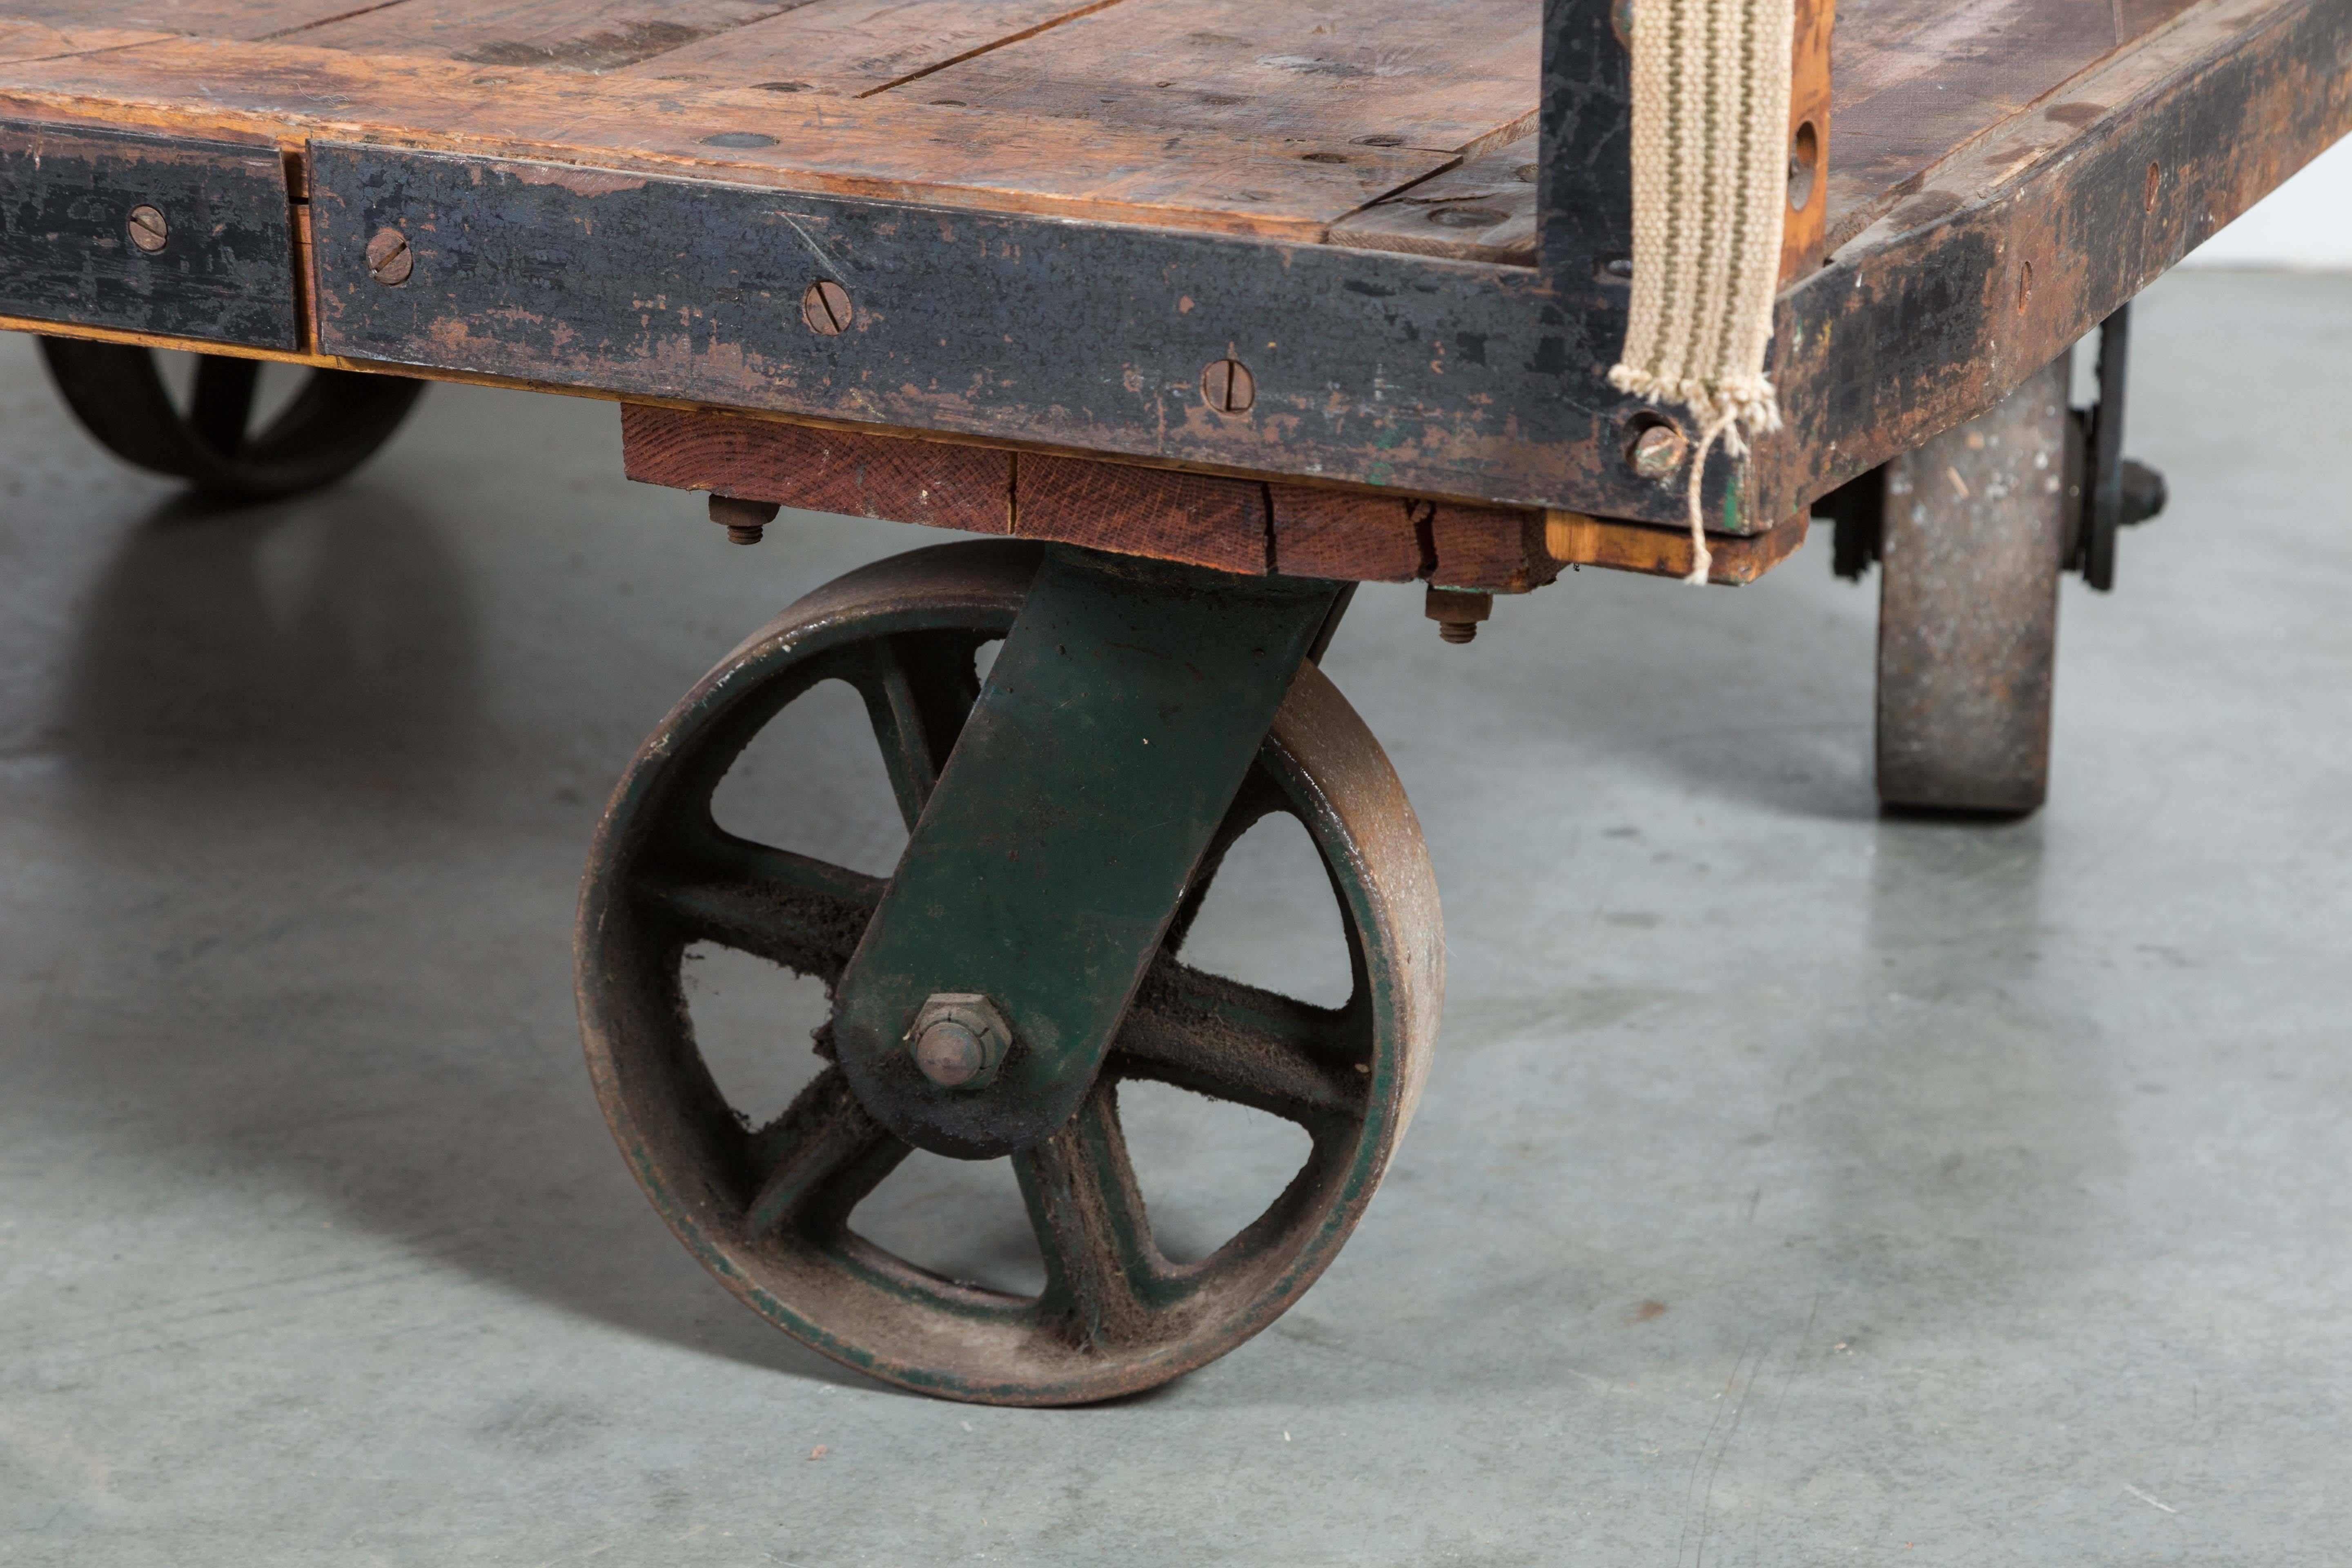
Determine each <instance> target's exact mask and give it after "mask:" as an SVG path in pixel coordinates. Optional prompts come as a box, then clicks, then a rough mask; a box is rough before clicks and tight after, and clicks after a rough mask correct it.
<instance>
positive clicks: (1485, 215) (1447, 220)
mask: <svg viewBox="0 0 2352 1568" xmlns="http://www.w3.org/2000/svg"><path fill="white" fill-rule="evenodd" d="M1509 216H1511V215H1510V214H1508V213H1502V212H1496V210H1495V209H1494V208H1493V207H1432V208H1431V209H1430V211H1429V221H1430V222H1432V223H1433V224H1435V225H1436V226H1438V227H1440V228H1492V227H1494V226H1495V225H1496V224H1498V223H1501V222H1502V221H1503V220H1504V219H1506V218H1507V217H1509Z"/></svg>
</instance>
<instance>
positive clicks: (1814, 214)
mask: <svg viewBox="0 0 2352 1568" xmlns="http://www.w3.org/2000/svg"><path fill="white" fill-rule="evenodd" d="M1836 25H1837V0H1797V30H1796V35H1795V37H1794V39H1793V40H1792V42H1791V44H1790V48H1791V50H1792V51H1793V58H1792V60H1791V62H1790V64H1791V67H1792V70H1791V74H1790V81H1789V213H1788V216H1787V218H1786V219H1785V220H1784V221H1783V223H1782V226H1781V229H1780V281H1781V282H1782V283H1784V284H1785V283H1793V282H1795V281H1796V280H1797V279H1800V278H1802V277H1804V276H1805V275H1806V274H1807V273H1809V272H1811V271H1813V270H1815V269H1816V268H1819V267H1820V266H1821V264H1822V251H1823V250H1824V249H1825V248H1826V244H1827V240H1828V237H1829V210H1830V33H1831V30H1832V28H1834V27H1835V26H1836Z"/></svg>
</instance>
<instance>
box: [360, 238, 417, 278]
mask: <svg viewBox="0 0 2352 1568" xmlns="http://www.w3.org/2000/svg"><path fill="white" fill-rule="evenodd" d="M367 267H368V276H369V277H371V278H373V279H375V280H376V281H377V282H379V283H381V284H383V286H384V287H385V288H387V289H397V288H399V287H400V286H401V285H402V284H403V283H405V282H407V281H408V275H409V274H410V273H411V272H414V271H415V270H416V257H415V253H414V252H412V251H411V250H410V249H409V248H408V237H407V236H406V235H404V234H403V233H401V232H400V230H398V229H396V228H380V229H378V230H376V231H375V237H374V238H373V239H371V240H369V241H368V242H367Z"/></svg>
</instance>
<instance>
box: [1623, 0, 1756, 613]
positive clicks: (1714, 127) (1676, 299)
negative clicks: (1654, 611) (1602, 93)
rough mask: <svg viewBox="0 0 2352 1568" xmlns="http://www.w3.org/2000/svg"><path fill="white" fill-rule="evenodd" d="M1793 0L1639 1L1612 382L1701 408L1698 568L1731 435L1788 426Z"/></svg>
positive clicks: (1697, 412) (1737, 447) (1693, 509)
mask: <svg viewBox="0 0 2352 1568" xmlns="http://www.w3.org/2000/svg"><path fill="white" fill-rule="evenodd" d="M1794 10H1795V8H1794V5H1793V0H1639V3H1638V4H1637V5H1635V6H1634V7H1633V316H1632V319H1631V320H1630V321H1628V322H1627V323H1626V328H1625V349H1624V353H1622V355H1621V356H1620V358H1619V363H1617V365H1616V367H1615V368H1614V369H1612V371H1611V372H1610V373H1609V379H1610V382H1611V383H1612V384H1613V385H1615V386H1616V387H1617V388H1618V389H1619V390H1620V391H1622V392H1630V393H1633V394H1635V395H1638V396H1641V397H1643V398H1646V399H1648V400H1649V401H1651V402H1653V403H1675V404H1680V405H1682V406H1684V407H1685V408H1686V409H1688V410H1689V411H1690V415H1691V417H1692V419H1693V420H1694V421H1695V422H1696V426H1697V428H1698V436H1699V438H1698V441H1697V443H1696V446H1695V447H1694V448H1693V450H1692V453H1691V460H1690V527H1691V544H1692V547H1693V557H1694V561H1693V565H1692V568H1691V574H1690V577H1689V579H1688V580H1689V581H1691V582H1694V583H1704V582H1706V574H1707V568H1708V565H1709V563H1710V557H1709V555H1708V553H1707V548H1706V526H1705V520H1704V519H1703V518H1702V516H1701V514H1700V510H1699V485H1700V481H1701V479H1702V477H1703V476H1704V474H1705V472H1706V458H1707V454H1708V452H1710V451H1711V450H1713V448H1714V447H1715V444H1716V442H1717V441H1718V440H1720V441H1722V442H1723V443H1724V444H1725V446H1726V447H1727V448H1728V449H1729V450H1730V451H1732V452H1734V453H1738V452H1740V451H1744V450H1745V449H1746V446H1745V442H1744V440H1743V433H1746V434H1754V433H1756V432H1759V431H1764V430H1777V429H1779V428H1780V405H1779V404H1778V403H1777V402H1776V401H1775V399H1774V396H1773V393H1772V384H1771V382H1770V381H1769V380H1767V379H1766V377H1765V374H1764V351H1765V349H1766V347H1767V346H1768V345H1769V343H1770V342H1771V338H1772V296H1773V294H1774V292H1775V291H1776V290H1777V289H1778V288H1779V285H1780V226H1781V221H1782V219H1783V218H1784V217H1785V216H1787V213H1788V201H1789V149H1788V142H1789V76H1790V35H1791V34H1792V33H1793V31H1794V29H1795V26H1796V19H1795V14H1794Z"/></svg>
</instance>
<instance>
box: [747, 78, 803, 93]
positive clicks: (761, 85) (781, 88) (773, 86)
mask: <svg viewBox="0 0 2352 1568" xmlns="http://www.w3.org/2000/svg"><path fill="white" fill-rule="evenodd" d="M751 85H752V86H753V87H755V88H757V89H760V90H761V92H806V91H808V90H809V84H808V83H806V82H804V81H755V82H753V83H752V84H751Z"/></svg>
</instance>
